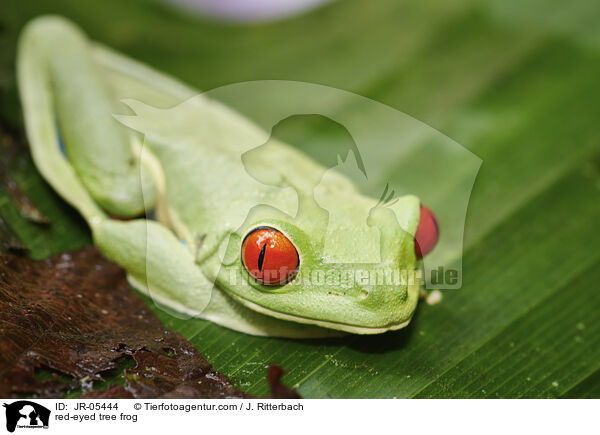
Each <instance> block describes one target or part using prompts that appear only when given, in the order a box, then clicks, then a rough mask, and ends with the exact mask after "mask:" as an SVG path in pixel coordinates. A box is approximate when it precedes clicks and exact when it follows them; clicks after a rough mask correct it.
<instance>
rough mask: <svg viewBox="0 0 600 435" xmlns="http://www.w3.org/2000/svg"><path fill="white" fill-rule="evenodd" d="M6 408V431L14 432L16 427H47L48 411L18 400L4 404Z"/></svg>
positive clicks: (31, 403)
mask: <svg viewBox="0 0 600 435" xmlns="http://www.w3.org/2000/svg"><path fill="white" fill-rule="evenodd" d="M4 407H5V408H6V430H7V431H9V432H14V431H15V428H16V427H17V425H18V426H19V427H20V428H21V427H24V428H37V427H43V428H47V427H48V422H49V420H50V410H49V409H48V408H45V407H43V406H42V405H38V404H37V403H35V402H31V401H29V400H19V401H17V402H13V403H10V404H6V403H5V404H4Z"/></svg>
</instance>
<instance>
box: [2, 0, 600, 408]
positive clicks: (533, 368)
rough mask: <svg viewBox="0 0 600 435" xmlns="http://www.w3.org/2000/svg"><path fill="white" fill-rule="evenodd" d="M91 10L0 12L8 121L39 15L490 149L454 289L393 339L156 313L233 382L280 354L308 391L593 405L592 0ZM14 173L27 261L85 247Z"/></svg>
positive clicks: (599, 11)
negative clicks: (265, 20)
mask: <svg viewBox="0 0 600 435" xmlns="http://www.w3.org/2000/svg"><path fill="white" fill-rule="evenodd" d="M94 8H95V9H94V11H93V12H94V13H90V10H89V9H90V6H89V5H84V4H83V3H82V2H78V1H76V0H61V1H57V2H53V5H52V6H49V5H39V4H37V3H36V2H29V1H24V0H23V1H21V2H19V9H18V10H16V9H10V8H9V6H8V5H6V6H2V9H3V10H2V11H1V13H0V17H2V18H1V19H0V21H1V22H2V25H3V26H2V27H3V29H4V33H3V34H2V35H0V37H1V38H2V39H1V43H2V46H3V47H6V50H2V53H3V54H2V56H3V58H2V64H1V65H2V66H1V71H0V77H1V78H2V82H1V86H2V89H3V92H2V93H1V94H0V95H1V100H0V102H1V105H0V107H1V108H2V112H1V113H2V119H3V122H7V123H10V124H14V119H18V117H17V116H15V113H16V112H17V111H18V103H17V101H16V95H15V93H14V92H13V91H10V89H12V87H14V84H13V72H12V69H11V68H12V65H11V61H10V60H9V59H14V41H15V40H16V33H17V32H18V30H19V28H20V27H21V26H22V25H23V24H24V23H25V22H26V21H27V20H28V19H30V18H31V17H33V16H35V15H37V14H40V13H47V12H58V13H61V14H64V15H66V16H67V17H69V18H71V19H73V20H74V21H75V22H77V23H79V24H80V25H81V26H82V27H83V28H84V29H85V30H86V31H87V32H89V33H90V35H91V37H92V38H94V39H96V40H99V41H101V42H103V43H105V44H107V45H109V46H113V47H115V48H116V49H118V50H121V51H124V52H126V53H127V54H129V55H131V56H133V57H134V58H138V59H140V60H142V61H145V62H146V63H148V64H150V65H152V66H154V67H156V68H158V69H161V70H164V71H166V72H169V73H171V74H173V75H174V76H176V77H179V78H181V79H182V80H183V81H185V82H188V83H190V84H191V85H194V86H196V87H198V88H199V89H210V88H212V87H215V86H219V85H222V84H226V83H231V82H240V81H245V80H255V79H286V80H301V81H307V82H315V83H319V84H326V85H329V86H334V87H337V88H342V89H346V90H349V91H352V92H355V93H357V94H361V95H365V96H367V97H369V98H372V99H375V100H378V101H382V102H384V103H386V104H389V105H391V106H392V107H395V108H397V109H399V110H402V111H404V112H406V113H408V114H410V115H412V116H414V117H416V118H418V119H420V120H422V121H424V122H426V123H428V124H429V125H431V126H433V127H434V128H436V129H438V130H440V131H441V132H442V133H444V134H446V135H448V136H449V137H451V138H452V139H454V140H456V141H457V142H458V143H460V144H462V145H463V146H465V147H467V148H468V149H469V150H471V151H472V152H474V153H475V154H477V155H478V156H479V157H480V158H481V159H482V160H483V165H482V167H481V170H480V173H479V175H478V178H477V180H476V182H475V186H474V190H473V193H472V197H471V201H470V205H469V213H468V220H467V226H466V228H465V251H464V258H463V287H462V288H461V289H460V290H451V291H446V292H444V297H443V300H442V301H441V302H440V303H439V304H437V305H433V306H428V305H426V304H421V306H420V307H419V309H418V311H417V314H416V317H415V319H414V321H413V322H412V323H411V325H410V326H409V327H408V328H407V329H405V330H402V331H398V332H395V333H388V334H385V335H382V336H369V337H362V336H354V337H346V338H342V339H335V340H321V341H293V340H282V339H270V338H257V337H251V336H247V335H244V334H240V333H236V332H233V331H230V330H227V329H224V328H221V327H219V326H216V325H214V324H211V323H209V322H205V321H202V320H185V321H183V320H180V319H177V318H174V317H171V316H169V315H168V314H166V313H164V312H162V311H160V310H158V309H155V312H156V313H157V315H158V316H159V318H160V319H161V320H162V321H163V322H164V323H165V325H167V326H168V327H171V328H173V329H176V330H178V331H179V332H181V333H182V334H183V335H184V336H185V337H186V338H188V339H189V340H190V341H191V342H192V343H194V344H195V345H196V347H197V348H198V349H199V350H200V352H202V354H203V355H204V356H205V357H206V358H207V359H208V360H209V362H211V363H212V364H213V365H214V366H215V367H216V369H217V370H219V371H220V372H222V373H224V374H225V375H226V376H227V377H228V378H229V379H230V380H231V381H232V382H233V383H234V384H235V385H236V386H237V387H240V388H242V389H244V391H248V392H249V393H251V394H256V395H265V394H267V392H268V386H267V384H266V381H265V376H264V374H265V366H266V365H268V364H269V363H271V362H276V363H278V364H280V365H281V366H283V367H284V368H285V369H286V370H288V371H289V373H288V374H287V375H286V376H285V377H284V382H285V383H287V384H288V385H292V386H294V387H296V388H297V389H298V391H299V392H300V394H301V395H302V396H304V397H596V398H598V397H600V389H599V385H600V377H599V376H600V330H599V329H600V326H599V325H598V321H597V317H598V313H599V312H600V294H599V293H598V280H599V279H600V276H599V272H598V271H599V270H600V267H599V266H600V250H599V249H598V246H599V245H600V232H599V231H598V222H600V207H599V206H598V204H599V203H600V147H599V145H600V130H599V129H598V119H600V87H599V86H598V85H597V77H599V76H600V50H599V49H598V47H599V45H598V42H600V32H598V30H597V29H598V26H595V25H594V23H596V22H598V19H600V7H599V6H597V5H595V4H593V3H590V2H586V1H583V0H582V1H575V2H568V3H565V2H552V6H548V5H547V4H546V3H545V2H532V3H529V4H528V5H527V6H525V5H524V4H523V3H522V2H516V1H500V0H490V1H462V2H444V1H441V0H427V1H425V2H414V3H412V4H407V3H406V2H396V1H393V0H388V1H382V2H361V1H359V0H346V1H343V2H334V3H332V4H329V5H326V6H325V7H323V8H321V9H318V10H315V11H314V12H311V13H309V14H307V15H304V16H302V17H298V18H294V19H291V20H286V21H283V22H279V23H272V24H263V25H249V26H233V25H225V24H218V23H214V22H210V21H204V20H202V19H192V18H190V17H185V16H183V15H182V14H180V13H178V12H173V11H170V10H169V9H167V8H166V7H164V6H161V5H158V4H154V3H147V2H145V1H141V0H136V1H129V2H121V1H116V0H109V1H106V2H102V3H97V4H95V6H94ZM4 9H6V10H4ZM5 89H8V90H9V91H6V92H4V90H5ZM339 110H345V111H351V110H352V108H345V107H341V108H339ZM16 128H20V127H18V126H16ZM290 134H293V137H294V138H295V139H296V140H295V141H294V143H295V144H296V145H297V146H299V147H300V148H303V149H306V150H310V149H315V148H316V147H314V146H312V145H313V144H315V143H327V142H328V141H331V142H332V143H333V142H335V141H336V134H337V133H336V132H335V131H330V130H328V129H327V128H325V129H324V128H321V127H319V126H316V125H314V124H310V123H309V124H303V125H298V126H296V128H295V129H294V131H293V132H291V133H290ZM316 157H317V158H319V155H318V154H317V155H316ZM399 159H400V158H398V160H394V159H391V158H389V156H382V160H381V173H380V174H377V176H378V177H379V178H380V179H381V180H393V179H394V177H395V176H397V173H396V170H395V169H396V168H397V167H399V165H400V161H401V160H399ZM459 177H460V174H457V180H455V181H457V182H458V179H459ZM15 178H18V180H19V181H21V183H20V188H21V189H22V190H23V191H24V192H25V193H26V194H27V195H28V196H29V197H30V199H31V200H32V201H33V202H34V203H35V205H36V206H37V207H38V208H39V209H40V210H41V211H42V212H43V213H44V214H45V215H46V216H48V217H49V218H50V219H51V220H52V222H53V224H52V226H51V227H50V228H45V227H40V226H39V225H36V224H32V223H30V222H27V221H25V220H24V219H23V218H21V217H20V215H19V214H18V213H17V212H16V211H15V210H16V209H15V208H14V206H13V205H11V203H10V201H9V199H8V198H7V197H6V196H5V195H4V194H2V193H0V217H1V218H2V219H3V220H4V221H5V222H6V223H7V224H8V226H9V227H10V228H11V229H12V230H13V232H14V233H15V234H16V235H17V236H19V238H20V239H21V240H22V241H23V242H24V244H25V245H26V246H27V247H28V248H29V249H30V253H31V255H32V256H34V257H37V258H39V257H44V256H47V255H49V254H50V253H57V252H60V251H61V250H65V249H74V248H76V247H79V246H82V245H83V244H85V243H88V242H89V238H88V236H87V233H86V232H85V229H84V227H83V226H82V224H81V222H80V221H79V219H78V218H77V217H76V216H74V215H73V213H72V211H71V210H70V209H69V208H68V207H67V206H66V205H65V204H64V203H63V202H62V201H60V200H59V199H58V198H57V197H56V196H55V195H53V194H52V193H51V192H50V191H49V188H48V187H47V186H46V185H45V183H44V182H43V181H42V180H41V178H40V177H39V175H38V174H37V173H36V172H35V170H34V168H32V167H31V165H29V166H27V167H26V168H25V169H24V170H23V171H22V172H20V173H19V175H18V177H17V176H15ZM422 182H423V184H424V185H427V186H428V188H430V189H432V190H436V189H438V190H439V191H440V195H438V196H437V197H436V199H435V203H434V204H431V207H432V208H433V209H434V210H438V209H441V210H443V209H445V208H448V207H451V206H452V204H450V203H448V200H447V198H445V197H444V195H443V191H444V190H443V188H444V186H439V188H438V186H437V184H438V183H439V180H435V179H424V180H423V181H422ZM371 193H372V194H374V195H376V194H377V193H380V192H371ZM428 205H429V204H428ZM148 303H149V305H150V306H151V307H153V308H154V305H153V304H152V302H151V301H148Z"/></svg>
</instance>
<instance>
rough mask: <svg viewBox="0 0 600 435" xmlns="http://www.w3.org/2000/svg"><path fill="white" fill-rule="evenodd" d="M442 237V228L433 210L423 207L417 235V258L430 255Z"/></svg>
mask: <svg viewBox="0 0 600 435" xmlns="http://www.w3.org/2000/svg"><path fill="white" fill-rule="evenodd" d="M439 237H440V226H439V224H438V221H437V218H436V217H435V215H434V214H433V212H432V211H431V210H429V209H428V208H427V207H425V206H424V205H421V217H420V218H419V226H418V227H417V232H416V234H415V253H416V254H417V258H423V257H425V256H426V255H427V254H429V253H430V252H431V251H432V250H433V248H434V247H435V244H436V243H437V241H438V239H439Z"/></svg>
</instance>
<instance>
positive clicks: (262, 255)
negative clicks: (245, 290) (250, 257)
mask: <svg viewBox="0 0 600 435" xmlns="http://www.w3.org/2000/svg"><path fill="white" fill-rule="evenodd" d="M266 252H267V244H266V243H265V244H264V245H263V247H262V249H261V250H260V254H258V271H259V272H262V268H263V263H264V261H265V253H266Z"/></svg>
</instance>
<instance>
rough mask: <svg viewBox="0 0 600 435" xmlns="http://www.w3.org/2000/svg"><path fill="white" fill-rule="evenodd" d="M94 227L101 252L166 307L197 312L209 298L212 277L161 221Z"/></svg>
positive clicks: (100, 224)
mask: <svg viewBox="0 0 600 435" xmlns="http://www.w3.org/2000/svg"><path fill="white" fill-rule="evenodd" d="M92 231H93V236H94V243H95V244H96V246H98V248H99V249H100V250H101V251H102V253H103V254H104V255H105V256H106V257H108V258H109V259H111V260H112V261H115V262H116V263H118V264H120V265H121V266H122V267H123V268H124V269H125V270H126V271H127V274H128V279H129V281H130V283H131V284H132V285H133V286H134V287H136V288H137V289H139V290H140V291H142V292H144V293H147V294H148V295H150V296H151V297H152V298H153V299H154V301H155V302H156V303H157V304H159V305H161V306H162V307H163V308H169V309H170V311H172V310H175V311H176V312H179V313H186V314H189V315H196V316H197V315H199V314H200V313H202V311H203V310H204V309H205V308H206V306H207V305H208V303H209V302H210V299H211V291H212V289H213V283H212V281H209V280H208V279H207V278H206V277H205V276H204V275H203V274H202V271H201V269H200V268H199V267H198V265H197V264H196V263H195V262H194V256H193V254H192V253H191V252H190V251H189V250H188V249H187V247H185V246H184V245H183V244H182V243H181V242H180V241H179V240H178V239H177V238H176V237H175V235H174V234H173V233H172V232H171V231H170V230H169V229H167V228H165V227H164V226H163V225H161V224H160V223H158V222H154V221H148V220H145V219H135V220H131V221H114V220H105V221H102V222H101V223H99V224H97V225H94V226H93V227H92ZM165 301H168V303H165Z"/></svg>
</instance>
